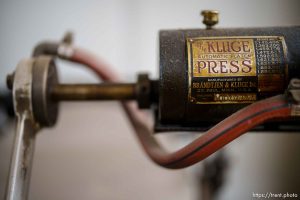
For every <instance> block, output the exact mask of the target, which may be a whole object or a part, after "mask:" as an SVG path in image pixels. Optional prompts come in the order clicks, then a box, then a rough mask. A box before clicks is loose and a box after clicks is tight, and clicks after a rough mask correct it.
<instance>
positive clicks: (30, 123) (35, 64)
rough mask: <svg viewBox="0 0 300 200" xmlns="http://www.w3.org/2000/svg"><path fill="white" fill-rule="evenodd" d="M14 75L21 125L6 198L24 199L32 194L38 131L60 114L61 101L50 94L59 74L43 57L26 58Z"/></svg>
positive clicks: (15, 95) (12, 84)
mask: <svg viewBox="0 0 300 200" xmlns="http://www.w3.org/2000/svg"><path fill="white" fill-rule="evenodd" d="M10 79H11V80H9V81H8V82H11V84H8V85H10V86H11V87H12V92H13V104H14V110H15V114H16V118H17V125H16V135H15V140H14V145H13V153H12V158H11V166H10V172H9V179H8V182H7V188H6V194H5V200H24V199H27V198H28V191H29V183H30V172H31V168H32V161H33V153H34V147H35V136H36V133H37V132H38V131H39V129H40V128H41V127H43V126H51V125H53V124H54V123H55V121H56V118H57V105H56V103H55V102H50V101H49V100H48V98H47V96H49V95H48V94H50V93H49V86H50V85H51V84H56V82H57V75H56V70H55V66H54V65H53V63H52V59H51V58H50V57H39V58H37V59H25V60H22V61H21V62H20V63H19V64H18V66H17V68H16V71H15V72H14V75H13V76H10ZM42 94H43V95H42ZM35 104H36V105H35Z"/></svg>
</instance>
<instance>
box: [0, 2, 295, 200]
mask: <svg viewBox="0 0 300 200" xmlns="http://www.w3.org/2000/svg"><path fill="white" fill-rule="evenodd" d="M299 5H300V3H299V1H297V0H287V1H283V0H281V1H280V0H264V1H261V0H252V1H248V0H227V1H221V0H209V1H208V0H207V1H204V0H197V1H196V0H192V1H184V0H165V1H162V0H160V1H159V0H152V1H146V0H140V1H138V0H131V1H124V0H123V1H122V0H102V1H101V0H99V1H96V0H90V1H79V0H78V1H71V0H69V1H68V0H52V1H44V0H23V1H17V0H1V1H0V66H1V67H0V72H1V73H0V83H3V82H4V80H5V76H6V74H7V73H9V72H11V71H12V70H13V69H14V68H15V66H16V64H17V62H18V61H19V60H20V59H21V58H23V57H28V56H30V54H31V51H32V48H33V47H34V45H36V44H37V42H39V41H41V40H44V39H53V40H56V39H60V38H61V37H62V35H63V34H64V32H65V31H67V30H72V31H73V32H74V33H75V43H76V44H77V45H80V46H83V47H85V48H87V49H89V50H91V51H93V52H95V53H96V54H97V55H99V56H100V57H102V58H104V59H105V60H106V61H107V62H108V63H110V64H112V65H113V66H114V68H115V69H116V70H118V71H119V72H120V73H121V74H122V75H123V76H124V79H126V80H134V79H135V75H136V73H137V72H140V71H148V72H150V73H151V74H152V77H157V76H158V73H157V71H158V43H157V35H158V31H159V30H160V29H176V28H198V27H199V28H202V27H203V25H202V24H201V21H202V19H201V17H200V16H199V13H200V10H202V9H210V8H212V9H217V10H219V11H220V13H221V14H220V24H219V26H218V27H253V26H255V27H265V26H277V25H299V20H300V14H299V7H300V6H299ZM59 72H60V74H61V79H62V80H63V81H64V82H96V81H97V78H96V77H95V76H94V75H93V74H92V73H90V72H89V71H86V70H84V69H83V68H80V67H79V66H74V65H70V64H67V63H62V62H59ZM3 85H4V83H3V84H0V87H4V86H3ZM6 137H9V136H7V135H6ZM3 138H4V137H3ZM0 139H1V138H0ZM164 139H165V140H168V138H167V139H166V138H164ZM2 140H4V139H2ZM5 140H7V141H9V142H11V139H7V138H6V139H5ZM283 142H284V144H286V145H282V143H283ZM299 142H300V137H299V136H298V135H297V134H288V133H284V134H269V133H268V134H248V135H245V136H242V137H241V138H239V139H238V140H236V141H234V142H233V143H232V144H230V145H228V147H229V148H227V149H228V152H230V155H231V168H230V169H229V171H228V179H227V185H226V187H225V188H224V190H223V191H222V193H221V196H220V199H248V198H251V195H252V192H268V191H269V192H272V191H274V192H275V191H277V192H278V191H281V192H296V191H294V190H296V189H295V188H300V187H299V185H300V184H299V180H300V177H299V173H298V169H299V167H300V164H299V163H300V160H299V156H298V155H297V154H296V153H295V151H297V152H299V148H298V146H299ZM0 145H2V143H0ZM279 149H284V152H281V153H279V151H278V150H279ZM0 162H1V165H0V167H1V166H7V165H6V163H7V159H6V160H1V161H0ZM4 171H5V170H4ZM5 174H6V173H5V172H3V170H2V175H1V176H0V178H1V180H0V185H1V186H2V188H3V185H4V180H3V179H4V176H5ZM191 174H192V173H191V170H182V171H167V170H164V169H161V168H159V167H157V166H155V165H154V164H152V163H151V162H150V161H149V160H147V159H146V156H145V155H144V154H143V152H142V150H141V149H140V148H139V146H138V144H137V142H136V140H135V138H134V137H133V133H132V130H131V128H130V127H129V126H128V124H127V121H126V118H125V117H124V115H123V113H122V111H121V110H120V108H119V106H118V104H116V103H107V102H106V103H102V102H97V103H69V104H67V103H64V104H62V105H61V115H60V120H59V122H58V123H57V125H56V127H55V128H54V129H49V130H43V131H42V132H41V133H40V134H39V135H38V140H37V148H36V154H35V161H34V167H33V174H32V184H31V190H30V199H74V200H76V199H78V200H79V199H149V200H150V199H173V200H175V199H193V198H194V197H195V194H194V192H195V188H193V186H194V185H193V183H194V180H191V177H192V175H191ZM274 183H276V184H274ZM290 190H291V191H290ZM2 191H3V189H2ZM298 192H299V191H298ZM0 193H1V190H0ZM299 195H300V194H299ZM0 198H1V195H0Z"/></svg>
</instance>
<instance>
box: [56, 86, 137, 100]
mask: <svg viewBox="0 0 300 200" xmlns="http://www.w3.org/2000/svg"><path fill="white" fill-rule="evenodd" d="M136 96H137V95H136V84H134V83H101V84H59V85H56V86H55V87H53V89H52V92H51V97H52V99H53V100H55V101H80V100H133V99H136Z"/></svg>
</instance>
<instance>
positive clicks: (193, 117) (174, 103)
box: [157, 27, 300, 129]
mask: <svg viewBox="0 0 300 200" xmlns="http://www.w3.org/2000/svg"><path fill="white" fill-rule="evenodd" d="M244 36H254V37H255V36H280V37H283V38H284V40H285V43H286V47H287V58H286V60H285V64H286V65H287V66H288V67H287V79H286V81H285V83H284V85H280V89H278V90H277V91H275V92H272V93H269V95H270V96H271V95H275V94H278V93H282V92H283V91H282V88H286V87H287V84H288V81H289V80H290V79H292V78H297V77H299V76H300V67H299V66H300V27H275V28H239V29H211V30H203V29H194V30H166V31H161V32H160V79H159V105H158V119H157V121H158V124H160V125H158V126H157V128H158V129H163V127H164V126H165V127H167V129H169V128H171V129H172V128H174V129H185V128H187V129H191V128H192V129H195V128H196V129H198V128H199V127H209V126H211V125H212V124H215V123H217V122H219V121H220V120H222V119H224V118H225V117H227V116H229V115H230V114H232V113H234V112H236V111H238V110H239V109H241V108H243V107H244V106H246V105H247V104H246V103H239V104H230V103H229V104H226V105H224V104H214V105H209V104H202V105H198V104H192V103H190V102H188V91H189V82H188V54H187V43H186V41H187V39H188V38H197V37H207V38H209V37H244ZM270 81H272V80H270ZM283 124H284V123H283Z"/></svg>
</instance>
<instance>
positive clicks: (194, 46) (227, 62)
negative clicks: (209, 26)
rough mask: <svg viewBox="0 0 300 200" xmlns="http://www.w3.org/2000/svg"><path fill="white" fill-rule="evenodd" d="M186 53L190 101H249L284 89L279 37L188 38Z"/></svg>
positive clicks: (283, 58) (283, 48)
mask: <svg viewBox="0 0 300 200" xmlns="http://www.w3.org/2000/svg"><path fill="white" fill-rule="evenodd" d="M187 52H188V76H189V80H188V81H189V94H188V99H189V102H191V103H196V104H213V103H251V102H254V101H256V100H257V99H259V98H262V97H264V96H268V95H271V94H272V93H279V92H283V90H284V85H285V81H286V78H287V66H286V44H285V41H284V38H283V37H281V36H242V37H239V36H237V37H198V38H188V39H187Z"/></svg>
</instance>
